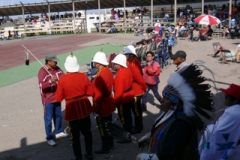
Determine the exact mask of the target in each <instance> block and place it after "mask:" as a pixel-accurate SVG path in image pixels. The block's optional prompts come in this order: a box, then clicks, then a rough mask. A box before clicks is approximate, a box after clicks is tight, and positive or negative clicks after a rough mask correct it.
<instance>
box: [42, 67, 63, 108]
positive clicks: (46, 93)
mask: <svg viewBox="0 0 240 160" xmlns="http://www.w3.org/2000/svg"><path fill="white" fill-rule="evenodd" d="M45 68H46V69H47V70H48V71H49V72H50V73H51V74H52V75H53V76H56V77H57V78H58V79H59V78H60V77H61V76H62V75H64V72H63V71H62V70H61V69H60V68H59V67H56V68H54V69H50V68H48V67H47V65H44V67H42V68H41V69H40V70H39V72H38V84H39V88H40V92H41V97H42V103H43V104H45V103H55V102H57V100H56V98H55V92H56V90H57V82H54V83H52V82H51V75H50V74H49V73H48V72H47V71H46V69H45Z"/></svg>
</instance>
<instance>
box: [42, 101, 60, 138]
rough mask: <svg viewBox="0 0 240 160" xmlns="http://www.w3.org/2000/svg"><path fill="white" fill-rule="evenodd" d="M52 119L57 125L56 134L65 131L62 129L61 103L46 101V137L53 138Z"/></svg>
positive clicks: (55, 125)
mask: <svg viewBox="0 0 240 160" xmlns="http://www.w3.org/2000/svg"><path fill="white" fill-rule="evenodd" d="M52 120H53V124H54V127H55V134H58V133H60V132H62V131H63V129H62V111H61V103H59V102H56V103H45V105H44V125H45V131H46V135H47V137H46V139H47V140H50V139H53V138H54V136H53V133H52Z"/></svg>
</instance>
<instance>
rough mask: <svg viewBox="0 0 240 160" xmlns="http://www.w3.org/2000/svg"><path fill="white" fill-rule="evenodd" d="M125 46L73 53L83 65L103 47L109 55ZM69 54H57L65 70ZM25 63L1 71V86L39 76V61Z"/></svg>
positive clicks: (96, 48)
mask: <svg viewBox="0 0 240 160" xmlns="http://www.w3.org/2000/svg"><path fill="white" fill-rule="evenodd" d="M123 47H124V46H123V45H113V44H103V45H97V46H92V47H89V48H86V49H82V50H78V51H74V52H73V54H74V55H75V56H76V57H77V58H78V62H79V64H80V65H83V64H87V63H89V62H90V61H91V59H92V58H93V56H94V54H95V53H96V52H97V51H100V50H101V49H102V51H103V52H104V53H106V54H107V55H108V54H110V53H113V52H119V51H121V50H123ZM69 54H70V53H65V54H62V55H58V56H57V57H58V58H59V63H58V66H59V67H60V68H62V69H63V70H65V68H64V65H63V64H64V62H65V59H66V57H67V56H68V55H69ZM41 62H42V63H44V59H42V60H41ZM24 63H25V62H24V61H23V65H21V66H18V67H15V68H11V69H7V70H3V71H0V87H2V86H6V85H9V84H12V83H16V82H19V81H21V80H25V79H29V78H31V77H35V76H37V74H38V71H39V69H40V68H41V66H40V64H39V63H38V62H32V63H31V62H30V65H29V66H26V65H25V64H24Z"/></svg>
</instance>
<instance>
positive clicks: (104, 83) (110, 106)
mask: <svg viewBox="0 0 240 160" xmlns="http://www.w3.org/2000/svg"><path fill="white" fill-rule="evenodd" d="M113 81H114V79H113V74H112V72H111V71H110V70H109V69H108V68H107V67H103V68H102V69H101V70H100V71H98V73H97V76H96V77H95V79H94V81H93V87H94V96H93V109H94V111H95V112H97V113H98V115H99V116H103V117H104V116H109V115H111V114H112V112H114V111H115V106H114V102H113V95H112V87H113Z"/></svg>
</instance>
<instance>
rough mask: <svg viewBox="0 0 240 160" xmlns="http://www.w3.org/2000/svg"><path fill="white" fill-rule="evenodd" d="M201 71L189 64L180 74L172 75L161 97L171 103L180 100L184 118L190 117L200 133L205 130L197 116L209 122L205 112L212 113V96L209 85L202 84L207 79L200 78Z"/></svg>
mask: <svg viewBox="0 0 240 160" xmlns="http://www.w3.org/2000/svg"><path fill="white" fill-rule="evenodd" d="M201 74H202V70H200V69H199V67H198V66H197V65H194V64H191V65H190V66H188V68H186V69H185V70H184V71H182V72H181V73H172V74H171V75H170V78H169V79H168V85H167V86H166V87H165V88H164V90H163V95H171V96H168V98H170V100H171V101H172V102H173V103H178V100H179V99H181V100H182V102H183V110H184V113H185V114H186V116H188V117H192V118H193V119H194V121H195V123H196V125H197V127H198V129H199V130H200V131H203V129H205V124H204V123H203V121H202V120H201V118H200V117H199V115H201V116H203V117H205V118H207V119H209V120H211V117H210V116H209V114H208V113H207V112H206V110H207V111H211V112H213V111H214V108H213V94H212V93H211V91H210V90H209V89H210V88H211V86H210V85H209V84H202V83H203V82H204V81H206V80H207V79H206V78H204V77H202V76H201Z"/></svg>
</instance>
